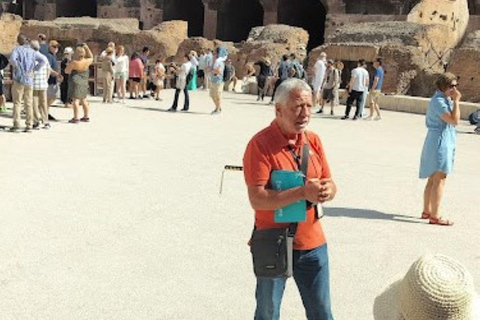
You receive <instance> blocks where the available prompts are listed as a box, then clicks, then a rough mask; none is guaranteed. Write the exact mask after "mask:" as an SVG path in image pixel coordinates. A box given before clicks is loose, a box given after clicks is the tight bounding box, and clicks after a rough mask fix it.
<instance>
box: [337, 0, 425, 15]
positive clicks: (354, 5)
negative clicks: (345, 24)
mask: <svg viewBox="0 0 480 320" xmlns="http://www.w3.org/2000/svg"><path fill="white" fill-rule="evenodd" d="M343 2H344V3H345V13H349V14H403V15H406V14H408V13H409V12H410V10H411V9H412V8H413V7H414V6H415V5H416V4H417V3H418V2H420V0H343Z"/></svg>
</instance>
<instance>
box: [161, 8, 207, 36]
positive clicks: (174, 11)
mask: <svg viewBox="0 0 480 320" xmlns="http://www.w3.org/2000/svg"><path fill="white" fill-rule="evenodd" d="M169 20H184V21H188V36H189V37H195V36H203V22H204V5H203V2H202V0H165V1H164V3H163V21H169Z"/></svg>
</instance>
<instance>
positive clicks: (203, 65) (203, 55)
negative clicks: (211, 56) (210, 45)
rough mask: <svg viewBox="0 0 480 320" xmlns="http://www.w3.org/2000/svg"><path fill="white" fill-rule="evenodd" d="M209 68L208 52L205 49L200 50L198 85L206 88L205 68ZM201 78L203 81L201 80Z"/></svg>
mask: <svg viewBox="0 0 480 320" xmlns="http://www.w3.org/2000/svg"><path fill="white" fill-rule="evenodd" d="M206 68H207V54H206V53H205V51H203V50H202V51H200V57H198V73H197V77H198V87H199V88H200V87H202V89H205V86H204V84H205V69H206ZM200 79H201V82H200Z"/></svg>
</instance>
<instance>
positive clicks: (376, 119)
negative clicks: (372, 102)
mask: <svg viewBox="0 0 480 320" xmlns="http://www.w3.org/2000/svg"><path fill="white" fill-rule="evenodd" d="M373 120H375V121H378V120H382V117H380V116H377V117H375V119H373Z"/></svg>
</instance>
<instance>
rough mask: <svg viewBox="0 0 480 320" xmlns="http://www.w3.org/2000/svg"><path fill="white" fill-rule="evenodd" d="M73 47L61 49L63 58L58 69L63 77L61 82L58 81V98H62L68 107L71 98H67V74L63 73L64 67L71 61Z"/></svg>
mask: <svg viewBox="0 0 480 320" xmlns="http://www.w3.org/2000/svg"><path fill="white" fill-rule="evenodd" d="M72 56H73V48H71V47H66V48H65V50H63V59H62V62H61V63H60V71H61V74H62V77H63V81H62V83H60V100H62V102H63V104H64V105H65V107H67V108H68V107H70V106H71V104H72V99H69V98H68V77H69V75H68V74H66V73H65V68H66V67H67V65H68V64H69V63H70V61H72Z"/></svg>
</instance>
